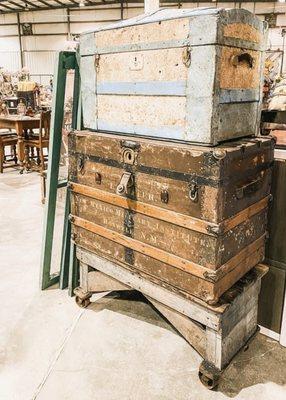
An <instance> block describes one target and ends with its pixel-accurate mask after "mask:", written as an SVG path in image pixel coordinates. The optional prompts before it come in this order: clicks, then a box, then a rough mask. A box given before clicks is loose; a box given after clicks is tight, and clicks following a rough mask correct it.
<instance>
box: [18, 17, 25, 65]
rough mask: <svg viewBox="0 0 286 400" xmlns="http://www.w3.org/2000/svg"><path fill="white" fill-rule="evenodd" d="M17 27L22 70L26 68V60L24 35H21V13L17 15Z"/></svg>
mask: <svg viewBox="0 0 286 400" xmlns="http://www.w3.org/2000/svg"><path fill="white" fill-rule="evenodd" d="M17 26H18V37H19V50H20V64H21V68H23V67H24V59H23V46H22V34H21V25H20V14H19V13H17Z"/></svg>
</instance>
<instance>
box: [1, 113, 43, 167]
mask: <svg viewBox="0 0 286 400" xmlns="http://www.w3.org/2000/svg"><path fill="white" fill-rule="evenodd" d="M39 127H40V116H38V117H26V116H20V115H9V116H2V115H0V129H14V130H15V131H16V133H17V135H18V159H19V164H20V173H23V170H24V159H25V147H24V138H25V132H26V131H27V130H28V129H39Z"/></svg>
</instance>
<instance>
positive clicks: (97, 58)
mask: <svg viewBox="0 0 286 400" xmlns="http://www.w3.org/2000/svg"><path fill="white" fill-rule="evenodd" d="M99 59H100V54H96V55H95V56H94V65H95V68H99Z"/></svg>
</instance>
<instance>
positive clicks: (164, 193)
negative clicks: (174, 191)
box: [161, 189, 169, 204]
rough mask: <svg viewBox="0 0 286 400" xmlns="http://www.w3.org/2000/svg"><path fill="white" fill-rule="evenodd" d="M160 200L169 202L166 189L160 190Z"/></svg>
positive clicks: (165, 202)
mask: <svg viewBox="0 0 286 400" xmlns="http://www.w3.org/2000/svg"><path fill="white" fill-rule="evenodd" d="M161 202H162V203H164V204H167V203H168V202H169V192H168V190H166V189H165V190H162V191H161Z"/></svg>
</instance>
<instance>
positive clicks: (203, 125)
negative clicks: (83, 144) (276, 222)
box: [80, 8, 265, 145]
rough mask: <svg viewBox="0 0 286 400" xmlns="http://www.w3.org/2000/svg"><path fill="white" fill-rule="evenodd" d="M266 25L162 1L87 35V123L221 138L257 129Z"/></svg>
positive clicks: (246, 16)
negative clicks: (158, 7)
mask: <svg viewBox="0 0 286 400" xmlns="http://www.w3.org/2000/svg"><path fill="white" fill-rule="evenodd" d="M264 46H265V26H264V24H263V22H262V21H260V20H259V19H258V18H257V17H256V16H254V15H253V14H252V13H250V12H249V11H246V10H243V9H228V10H224V9H213V8H201V9H195V10H171V9H168V10H166V9H161V10H158V11H157V12H154V13H152V14H151V15H143V16H142V15H141V16H139V17H136V18H133V19H130V20H126V21H121V22H119V23H116V24H113V25H109V26H106V27H100V28H98V29H97V30H96V31H94V32H89V33H85V34H82V35H81V38H80V70H81V84H82V104H83V122H84V127H85V128H86V129H92V130H104V131H111V132H118V133H127V134H132V135H141V136H150V137H157V138H162V137H163V138H166V139H171V140H180V141H187V142H194V143H205V144H208V145H215V144H217V143H219V142H222V141H226V140H229V139H233V138H238V137H245V136H251V135H256V134H257V133H258V129H259V120H260V102H261V92H262V70H263V52H262V50H263V49H264Z"/></svg>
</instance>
